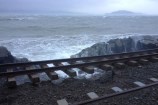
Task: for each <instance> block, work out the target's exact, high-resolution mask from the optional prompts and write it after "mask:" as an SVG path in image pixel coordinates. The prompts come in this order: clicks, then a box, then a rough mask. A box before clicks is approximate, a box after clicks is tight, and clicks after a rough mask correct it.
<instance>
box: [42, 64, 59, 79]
mask: <svg viewBox="0 0 158 105" xmlns="http://www.w3.org/2000/svg"><path fill="white" fill-rule="evenodd" d="M41 68H49V66H48V65H47V64H43V65H41ZM45 73H46V74H47V76H48V77H49V78H50V79H51V80H57V79H59V76H58V74H57V73H56V72H52V71H46V72H45Z"/></svg>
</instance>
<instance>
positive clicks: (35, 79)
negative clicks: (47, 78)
mask: <svg viewBox="0 0 158 105" xmlns="http://www.w3.org/2000/svg"><path fill="white" fill-rule="evenodd" d="M25 69H26V70H31V69H36V67H35V66H29V67H26V68H25ZM28 77H29V78H30V80H31V81H32V83H33V84H36V83H39V82H40V78H39V76H38V73H33V74H28Z"/></svg>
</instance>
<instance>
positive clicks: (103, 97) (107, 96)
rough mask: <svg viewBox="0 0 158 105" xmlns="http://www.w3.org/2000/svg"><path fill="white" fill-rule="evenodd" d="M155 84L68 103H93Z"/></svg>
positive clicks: (78, 104)
mask: <svg viewBox="0 0 158 105" xmlns="http://www.w3.org/2000/svg"><path fill="white" fill-rule="evenodd" d="M156 85H158V82H155V83H151V84H148V85H146V86H143V87H136V88H132V89H129V90H125V91H123V92H119V93H113V94H109V95H104V96H101V97H99V98H95V99H89V100H85V101H81V102H77V103H74V104H69V105H86V104H89V103H93V102H96V101H100V100H103V99H108V98H111V97H116V96H119V95H123V94H128V93H132V92H135V91H139V90H142V89H146V88H149V87H152V86H156Z"/></svg>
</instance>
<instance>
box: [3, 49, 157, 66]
mask: <svg viewBox="0 0 158 105" xmlns="http://www.w3.org/2000/svg"><path fill="white" fill-rule="evenodd" d="M152 51H158V48H156V49H149V50H141V51H137V52H129V53H117V54H110V55H103V56H93V57H80V58H69V59H56V60H45V61H32V62H25V63H7V64H0V68H5V67H7V68H8V67H10V68H12V67H19V66H29V65H39V64H49V63H58V62H74V61H78V60H82V61H84V60H92V59H99V58H106V57H113V56H121V55H127V56H128V55H134V54H141V53H144V52H146V53H149V52H152Z"/></svg>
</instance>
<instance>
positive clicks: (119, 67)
mask: <svg viewBox="0 0 158 105" xmlns="http://www.w3.org/2000/svg"><path fill="white" fill-rule="evenodd" d="M114 66H115V67H116V68H118V69H123V68H125V66H126V65H125V64H124V63H122V62H118V63H115V64H114Z"/></svg>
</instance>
